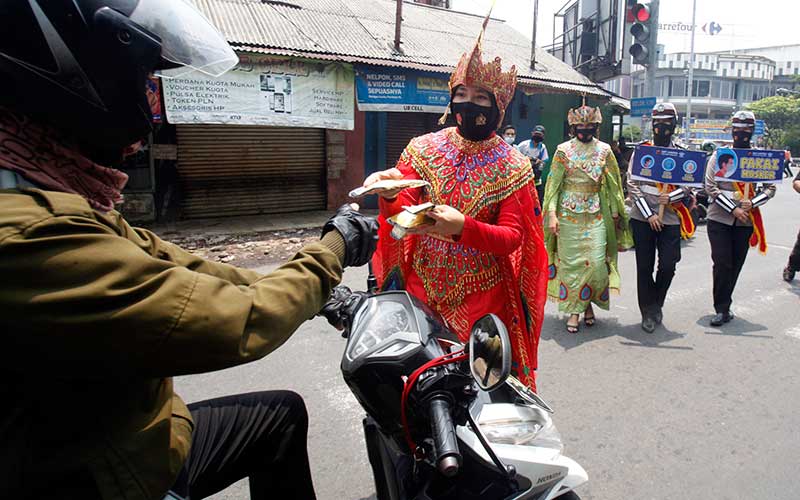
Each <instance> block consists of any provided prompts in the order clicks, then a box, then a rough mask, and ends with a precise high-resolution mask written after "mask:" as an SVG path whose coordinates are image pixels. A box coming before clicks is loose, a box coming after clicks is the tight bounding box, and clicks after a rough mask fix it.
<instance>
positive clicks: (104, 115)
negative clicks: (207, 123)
mask: <svg viewBox="0 0 800 500" xmlns="http://www.w3.org/2000/svg"><path fill="white" fill-rule="evenodd" d="M236 62H238V58H237V57H236V55H235V54H234V52H233V50H231V48H230V46H229V45H228V44H227V42H225V39H224V38H223V37H222V35H221V34H220V33H219V32H218V31H217V30H216V29H215V28H214V27H213V26H212V25H211V24H210V23H209V22H208V21H207V20H206V19H205V18H204V17H203V16H202V15H201V14H200V13H199V12H198V11H197V10H195V8H194V7H192V6H191V5H190V4H189V3H187V2H186V1H185V0H2V2H0V78H2V79H3V81H4V82H6V84H5V85H4V87H5V88H6V89H7V90H4V91H3V92H2V95H0V106H4V107H6V108H8V109H11V110H12V111H15V112H18V113H21V114H25V115H29V116H31V117H34V118H36V119H38V120H41V121H44V122H47V123H49V124H51V125H54V126H55V127H56V128H58V129H59V130H61V131H63V132H64V133H65V135H67V136H68V137H69V138H71V139H73V140H74V141H76V142H77V143H78V144H79V145H80V147H81V149H82V152H83V153H84V154H85V155H87V156H88V157H90V158H91V159H93V160H94V161H96V162H98V163H101V164H110V163H114V162H115V161H117V160H119V159H120V158H121V154H122V151H123V150H124V148H125V147H126V146H129V145H131V144H133V143H135V142H137V141H139V140H141V139H143V138H144V137H146V136H147V134H148V133H149V132H150V131H151V130H152V114H151V111H150V106H149V104H148V102H147V95H146V82H147V78H148V77H149V76H150V75H151V74H152V73H153V72H154V71H157V70H164V69H169V68H181V67H186V68H187V69H188V70H198V71H201V72H203V73H206V74H209V75H213V76H219V75H221V74H222V73H224V72H225V71H227V70H228V69H230V68H232V67H233V66H234V65H235V64H236Z"/></svg>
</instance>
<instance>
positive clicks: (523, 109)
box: [129, 0, 612, 218]
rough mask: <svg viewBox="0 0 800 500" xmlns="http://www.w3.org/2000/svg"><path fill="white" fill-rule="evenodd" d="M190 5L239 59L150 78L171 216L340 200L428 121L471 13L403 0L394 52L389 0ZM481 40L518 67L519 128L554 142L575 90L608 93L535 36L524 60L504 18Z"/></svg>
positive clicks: (305, 207) (467, 35)
mask: <svg viewBox="0 0 800 500" xmlns="http://www.w3.org/2000/svg"><path fill="white" fill-rule="evenodd" d="M199 7H200V9H201V10H202V11H203V13H204V14H205V15H206V16H207V17H208V18H209V19H210V20H211V22H212V23H214V24H215V25H216V26H217V28H219V29H220V31H221V32H222V33H223V35H224V36H225V37H226V39H227V40H228V41H229V43H230V44H231V46H232V47H233V48H234V49H235V50H236V52H237V53H238V55H239V58H240V63H239V65H238V66H237V67H236V68H234V69H233V70H232V71H230V72H229V73H227V74H226V75H223V76H222V77H220V78H218V79H211V78H205V77H201V76H197V75H184V76H180V77H175V78H171V79H165V80H163V81H162V82H161V83H162V89H161V90H162V97H163V101H164V123H163V125H162V127H161V128H162V130H165V131H168V133H165V134H162V135H163V136H164V137H157V138H154V140H153V141H152V142H153V144H152V148H151V149H152V150H154V151H158V152H159V154H161V155H165V156H166V159H163V160H162V161H160V163H158V162H155V163H154V162H152V161H151V162H150V165H155V167H154V170H155V175H154V176H151V178H154V179H155V195H154V199H155V210H156V212H157V213H159V214H160V213H163V212H164V210H163V207H162V206H161V205H162V204H163V203H162V202H161V201H160V200H163V199H165V198H166V199H169V200H174V201H176V202H177V203H178V204H179V205H180V209H179V210H178V214H179V216H180V217H182V218H207V217H222V216H240V215H256V214H270V213H279V212H296V211H312V210H325V209H328V210H330V209H335V208H336V207H338V206H340V205H341V204H342V203H344V202H346V201H348V195H347V193H348V192H349V191H350V190H351V189H353V188H354V187H356V186H357V185H359V184H360V183H361V182H363V179H364V177H365V176H366V175H368V174H369V173H370V172H372V171H375V170H379V169H383V168H386V167H389V166H393V165H394V163H395V162H396V160H397V158H398V157H399V156H400V153H401V152H402V149H403V148H404V147H405V145H406V144H407V143H408V141H409V140H410V139H411V138H412V137H414V136H417V135H421V134H424V133H426V132H430V131H433V130H436V129H438V128H441V125H439V124H438V122H437V120H438V118H439V117H440V116H441V115H442V112H443V111H444V110H445V109H446V107H447V103H448V102H449V99H450V91H449V88H448V84H447V82H448V78H449V74H450V72H451V71H452V70H453V68H454V66H455V64H456V62H457V61H458V59H459V57H460V56H461V55H462V54H463V53H464V52H466V51H468V50H470V49H471V48H472V47H473V45H474V43H475V36H476V34H477V33H478V31H479V30H480V27H481V25H482V22H483V17H482V16H476V15H472V14H466V13H462V12H456V11H453V10H449V9H443V8H440V7H434V6H428V5H423V4H418V3H405V4H404V6H403V17H402V26H401V33H402V34H401V50H399V51H398V50H396V48H395V47H394V36H395V13H396V11H395V7H396V4H395V2H392V1H388V0H341V1H337V2H330V1H328V0H292V1H291V2H255V3H251V2H246V3H236V4H232V3H230V2H228V1H224V0H208V1H205V2H202V3H200V4H199ZM443 26H445V27H447V29H443V28H442V27H443ZM483 48H484V53H485V54H487V55H492V56H499V57H500V58H502V60H503V66H504V68H508V67H510V66H511V65H515V66H516V67H517V70H518V73H517V76H518V88H519V91H518V93H517V95H516V97H515V99H514V101H513V102H512V103H511V109H510V111H509V113H508V114H507V118H506V121H508V122H510V121H512V120H513V121H514V124H515V125H517V126H518V127H519V128H520V130H518V132H519V136H520V137H521V138H524V137H525V136H526V135H529V134H530V131H531V129H532V128H533V126H534V125H536V124H537V123H541V122H545V126H548V125H549V126H548V140H549V141H552V143H551V144H548V146H554V145H555V144H557V143H558V142H560V141H561V140H563V128H564V123H565V120H566V113H567V109H568V108H569V107H571V106H576V105H578V104H579V103H580V100H581V96H582V95H586V97H587V99H588V100H591V101H592V102H595V103H596V104H600V105H602V104H606V103H610V101H611V97H612V96H611V95H610V94H609V93H607V92H606V91H604V90H603V89H602V88H601V87H599V86H598V85H597V84H595V83H594V82H592V81H591V80H589V79H588V78H586V77H585V76H583V75H581V74H579V73H578V72H576V71H575V70H573V69H572V68H570V67H569V66H567V65H566V64H564V63H563V62H561V61H559V60H557V59H555V58H553V57H552V56H551V55H550V54H547V53H546V52H544V51H541V50H538V49H537V64H536V68H535V69H531V68H530V54H531V46H530V40H528V39H527V38H526V37H525V36H524V35H522V34H520V33H518V32H516V31H515V30H514V29H513V28H511V27H510V26H508V25H507V24H506V23H505V22H503V21H499V20H495V19H492V20H491V22H490V23H489V26H488V28H487V31H486V34H485V36H484V39H483ZM145 160H146V159H143V161H145ZM162 163H163V164H168V165H170V166H171V168H170V170H167V169H165V168H161V164H162ZM167 174H168V175H167ZM143 179H144V178H143ZM161 179H164V182H160V180H161ZM164 193H169V194H166V195H165V194H164ZM132 199H133V198H132ZM129 215H130V214H129Z"/></svg>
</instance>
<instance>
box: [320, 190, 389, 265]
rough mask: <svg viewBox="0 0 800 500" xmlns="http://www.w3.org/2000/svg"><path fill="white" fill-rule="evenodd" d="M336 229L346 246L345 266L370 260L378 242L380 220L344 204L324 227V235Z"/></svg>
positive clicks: (361, 263) (362, 263)
mask: <svg viewBox="0 0 800 500" xmlns="http://www.w3.org/2000/svg"><path fill="white" fill-rule="evenodd" d="M334 229H335V230H336V231H338V232H339V234H341V235H342V239H343V240H344V246H345V251H344V253H345V255H344V262H343V263H342V265H343V267H351V266H363V265H364V264H366V263H367V262H369V260H370V258H371V257H372V254H373V253H374V252H375V247H376V246H377V244H378V221H377V220H376V219H375V218H374V217H367V216H366V215H363V214H360V213H358V212H357V211H355V210H353V208H352V207H351V206H350V205H342V206H341V207H339V210H337V211H336V215H334V216H333V217H331V218H330V220H328V222H326V223H325V226H324V227H323V228H322V236H325V235H326V234H327V233H329V232H330V231H333V230H334Z"/></svg>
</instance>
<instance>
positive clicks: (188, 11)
mask: <svg viewBox="0 0 800 500" xmlns="http://www.w3.org/2000/svg"><path fill="white" fill-rule="evenodd" d="M130 20H131V21H133V22H135V23H136V24H138V25H140V26H142V27H144V28H145V29H147V30H149V31H150V32H151V33H153V34H155V35H157V36H158V37H159V38H161V57H162V58H163V59H166V60H167V61H169V62H171V63H174V64H176V65H180V66H183V68H182V69H177V70H171V71H170V72H169V75H168V77H173V78H174V77H176V76H180V75H182V74H185V73H189V72H191V71H200V72H202V73H205V74H206V75H209V76H214V77H217V76H221V75H222V74H223V73H225V72H226V71H228V70H230V69H231V68H233V67H234V66H236V64H237V63H238V62H239V57H238V56H237V55H236V53H235V52H234V51H233V49H231V47H230V45H228V42H227V41H225V37H223V36H222V34H221V33H220V32H219V31H218V30H217V28H215V27H214V26H213V25H212V24H211V23H210V22H209V21H208V20H207V19H206V18H205V17H203V15H202V14H201V13H200V12H199V11H198V10H197V9H196V8H195V7H194V6H192V5H191V4H190V3H188V2H187V1H186V0H139V3H138V5H137V6H136V8H135V9H134V11H133V13H131V15H130ZM162 76H165V75H162Z"/></svg>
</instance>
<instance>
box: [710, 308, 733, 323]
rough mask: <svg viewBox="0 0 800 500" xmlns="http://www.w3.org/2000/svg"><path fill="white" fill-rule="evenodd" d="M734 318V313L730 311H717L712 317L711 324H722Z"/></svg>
mask: <svg viewBox="0 0 800 500" xmlns="http://www.w3.org/2000/svg"><path fill="white" fill-rule="evenodd" d="M732 319H733V313H732V312H730V311H727V312H724V313H717V314H715V315H714V317H713V318H711V326H722V325H723V324H725V323H728V322H730V320H732Z"/></svg>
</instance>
